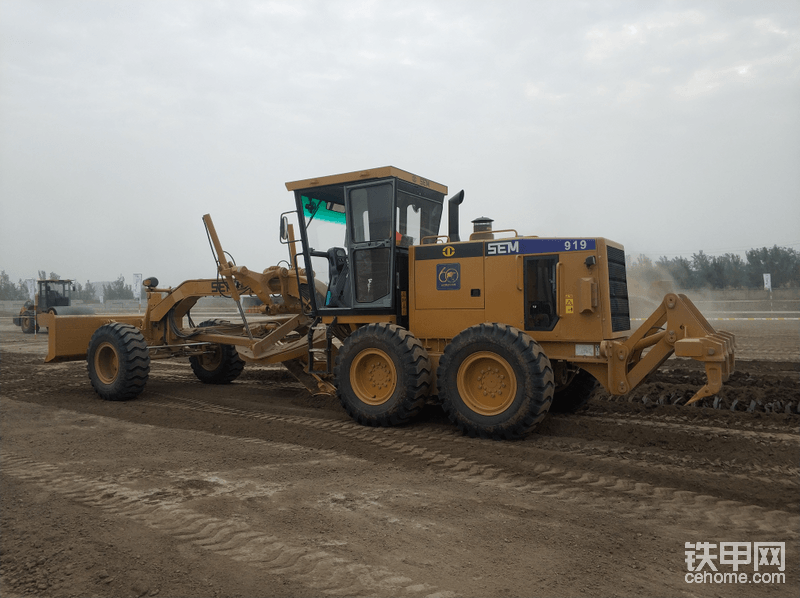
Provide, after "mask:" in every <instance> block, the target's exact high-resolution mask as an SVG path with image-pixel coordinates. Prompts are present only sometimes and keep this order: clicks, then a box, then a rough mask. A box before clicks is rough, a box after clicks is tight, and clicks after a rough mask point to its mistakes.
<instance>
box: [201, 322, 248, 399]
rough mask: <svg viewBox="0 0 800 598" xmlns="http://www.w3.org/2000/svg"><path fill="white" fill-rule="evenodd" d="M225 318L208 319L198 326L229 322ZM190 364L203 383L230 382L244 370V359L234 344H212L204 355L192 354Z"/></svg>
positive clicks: (203, 326) (205, 326) (204, 326)
mask: <svg viewBox="0 0 800 598" xmlns="http://www.w3.org/2000/svg"><path fill="white" fill-rule="evenodd" d="M228 323H229V322H225V321H223V320H206V321H205V322H201V323H200V325H199V326H198V328H207V327H209V326H218V325H221V324H228ZM189 364H190V365H191V366H192V371H193V372H194V375H195V376H197V379H198V380H200V382H202V383H203V384H230V383H231V382H233V381H234V380H236V378H238V377H239V375H240V374H241V373H242V370H244V361H243V360H242V358H241V357H239V352H238V351H237V350H236V347H234V346H233V345H211V346H210V347H209V351H208V352H206V353H203V354H202V355H192V356H191V357H190V358H189Z"/></svg>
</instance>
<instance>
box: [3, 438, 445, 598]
mask: <svg viewBox="0 0 800 598" xmlns="http://www.w3.org/2000/svg"><path fill="white" fill-rule="evenodd" d="M230 440H232V441H241V440H242V439H239V438H233V437H231V438H230ZM248 441H249V442H255V443H261V444H265V445H266V444H269V445H270V446H272V447H273V448H274V447H275V446H276V443H267V442H265V441H260V440H256V439H248ZM287 446H289V447H291V446H292V445H287ZM2 461H3V473H4V474H5V475H9V476H12V477H14V478H17V479H19V480H21V481H23V482H27V483H32V484H36V485H38V486H40V487H42V488H45V489H46V490H49V491H54V492H57V493H58V494H60V495H62V496H64V497H65V498H67V499H69V500H72V501H74V502H78V503H81V504H84V505H87V506H90V507H94V508H98V509H102V510H103V511H105V512H106V513H110V514H112V515H116V516H119V517H125V518H128V519H132V520H134V521H137V522H139V523H141V524H143V525H145V526H147V527H149V528H151V529H154V530H156V531H158V532H160V533H163V534H167V535H169V536H171V537H173V538H174V539H175V540H178V541H180V542H185V543H190V544H193V545H194V546H196V547H198V548H200V549H203V550H208V551H211V552H214V553H216V554H218V555H221V556H225V557H228V558H230V559H232V560H234V561H237V562H240V563H246V564H250V565H252V566H256V567H259V568H260V569H262V570H264V571H265V572H267V573H269V574H272V575H280V576H282V577H286V578H288V579H290V580H292V581H294V582H298V583H302V584H304V585H306V586H307V587H309V588H311V589H312V590H313V591H315V592H319V593H321V594H325V595H331V596H345V595H346V596H350V595H375V594H376V593H377V592H380V593H388V594H389V595H400V594H402V595H408V596H427V597H428V598H447V597H450V596H454V594H453V593H452V592H448V591H436V588H435V587H434V586H432V585H430V584H426V583H419V582H415V581H414V580H412V579H410V578H408V577H405V576H403V575H398V574H397V572H394V571H391V570H389V569H387V568H386V567H380V566H371V565H366V564H361V563H354V562H352V561H350V560H349V559H345V558H342V557H338V556H336V555H335V554H331V553H330V552H328V551H324V550H317V549H315V548H309V547H302V546H294V545H292V544H290V543H287V542H285V541H282V540H281V539H280V538H279V537H277V536H274V535H270V534H268V533H267V532H265V531H260V530H255V529H253V528H252V527H251V526H250V525H248V524H247V523H245V522H243V521H237V520H232V519H224V518H218V517H210V516H208V515H205V514H203V513H200V512H198V511H194V510H192V509H189V508H186V507H183V506H181V505H180V504H179V503H176V502H169V501H164V500H158V499H155V498H154V497H153V495H152V494H150V493H147V492H138V491H135V490H132V489H131V488H128V487H126V486H124V485H121V484H115V483H113V482H105V481H102V480H97V479H89V478H86V477H84V476H81V475H77V474H74V473H70V472H66V471H64V470H63V468H62V467H60V466H58V467H57V466H55V465H52V464H48V463H42V462H37V461H33V460H31V459H28V458H25V457H21V456H19V455H16V454H13V453H10V452H6V451H3V452H2ZM209 475H212V474H209Z"/></svg>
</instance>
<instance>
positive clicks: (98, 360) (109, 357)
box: [94, 342, 119, 384]
mask: <svg viewBox="0 0 800 598" xmlns="http://www.w3.org/2000/svg"><path fill="white" fill-rule="evenodd" d="M94 371H95V372H96V373H97V377H98V378H99V379H100V381H101V382H102V383H103V384H113V383H114V381H115V380H116V379H117V374H118V373H119V355H118V354H117V350H116V348H115V347H114V345H112V344H111V343H109V342H104V343H102V344H101V345H100V346H99V347H97V351H95V353H94Z"/></svg>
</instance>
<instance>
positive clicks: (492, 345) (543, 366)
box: [437, 324, 555, 440]
mask: <svg viewBox="0 0 800 598" xmlns="http://www.w3.org/2000/svg"><path fill="white" fill-rule="evenodd" d="M437 382H438V388H439V400H440V401H441V402H442V407H443V409H444V410H445V412H446V413H447V415H448V417H449V418H450V420H451V421H452V422H453V423H455V424H456V425H457V426H458V428H459V429H460V430H461V431H462V432H463V433H464V434H467V435H469V436H472V437H476V436H480V437H481V438H493V439H495V440H500V439H506V440H517V439H520V438H523V437H524V436H525V435H526V434H528V433H529V432H530V431H531V430H532V429H533V428H534V427H535V426H536V424H538V423H539V422H540V421H542V420H543V419H544V417H545V415H546V414H547V410H548V409H549V408H550V403H551V401H552V399H553V390H554V388H555V386H554V383H553V370H552V367H551V365H550V360H549V359H548V358H547V355H545V354H544V351H542V348H541V347H540V346H539V343H537V342H536V341H535V340H533V339H532V338H531V337H530V336H528V335H527V334H525V333H524V332H522V331H520V330H517V329H516V328H513V327H511V326H506V325H504V324H480V325H478V326H472V327H471V328H467V329H466V330H464V331H463V332H461V333H460V334H458V335H457V336H456V337H455V338H454V339H453V340H452V342H451V343H450V344H449V345H447V347H446V348H445V350H444V353H443V354H442V357H441V359H440V360H439V369H438V370H437Z"/></svg>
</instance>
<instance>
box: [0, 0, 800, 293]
mask: <svg viewBox="0 0 800 598" xmlns="http://www.w3.org/2000/svg"><path fill="white" fill-rule="evenodd" d="M0 94H1V103H0V209H1V210H2V211H1V212H0V269H4V270H5V271H6V272H7V273H8V274H9V275H10V276H11V279H12V280H13V281H17V280H18V279H19V278H29V277H35V276H36V271H37V270H39V269H42V270H46V271H48V272H50V271H55V272H57V273H59V274H60V275H61V276H62V277H69V278H75V279H77V280H79V281H80V282H84V281H86V280H113V279H115V278H116V277H117V276H119V275H120V274H122V275H124V276H125V278H126V280H127V282H130V281H131V279H132V274H133V273H134V272H141V273H142V274H143V275H144V276H145V277H147V276H157V277H158V278H159V279H160V280H161V282H162V284H167V285H175V284H178V283H179V282H180V281H182V280H184V279H188V278H196V277H213V276H214V275H215V269H214V262H213V260H212V256H211V252H210V250H209V247H208V242H207V240H206V235H205V232H204V229H203V225H202V221H201V217H202V215H203V214H205V213H211V215H212V217H213V218H214V221H215V224H216V226H217V230H218V232H219V234H220V237H221V239H222V243H223V246H224V247H225V249H226V250H227V251H229V252H230V253H231V254H233V256H234V257H235V258H236V261H237V263H239V264H240V265H241V264H244V265H247V266H248V267H250V268H252V269H259V270H260V269H263V268H265V267H267V266H270V265H273V264H275V263H277V261H278V260H281V259H285V257H286V256H285V248H284V247H283V246H281V245H280V244H279V243H278V239H277V231H278V221H279V216H280V214H281V212H283V211H286V210H288V209H291V208H292V207H293V198H292V195H291V194H290V193H289V192H287V191H286V188H285V186H284V183H285V182H286V181H292V180H297V179H303V178H311V177H316V176H322V175H327V174H335V173H339V172H347V171H352V170H360V169H366V168H370V167H376V166H385V165H393V166H396V167H398V168H402V169H404V170H408V171H411V172H414V173H416V174H419V175H421V176H424V177H427V178H430V179H432V180H435V181H437V182H440V183H442V184H445V185H447V186H448V187H449V189H450V194H453V193H455V192H457V191H459V190H460V189H464V190H465V192H466V197H465V201H464V204H463V205H462V218H461V229H462V231H466V230H470V227H471V225H470V224H469V220H472V219H474V218H476V217H479V216H489V217H491V218H494V220H495V228H515V229H517V230H518V231H519V232H520V233H522V234H529V235H539V236H604V237H608V238H611V239H613V240H615V241H619V242H621V243H623V244H624V245H625V246H626V249H627V251H628V253H629V254H638V253H645V254H647V255H649V256H650V257H652V258H654V259H655V258H658V257H659V256H661V255H667V256H669V257H674V256H677V255H684V256H687V257H690V256H691V255H692V253H696V252H698V251H700V250H704V251H706V252H707V253H712V254H722V253H725V252H737V253H740V252H743V251H744V250H746V249H750V248H753V247H762V246H772V245H774V244H777V245H780V246H789V247H793V248H795V249H800V2H797V1H796V0H789V1H783V2H772V1H769V0H753V1H748V2H736V1H719V2H704V1H702V0H700V1H697V0H695V1H691V2H655V1H652V2H651V1H642V2H631V1H627V2H613V1H610V2H599V1H589V2H569V1H563V0H558V1H532V0H526V1H522V2H511V1H504V0H492V1H491V2H489V1H473V2H469V1H464V0H459V1H452V2H450V1H440V0H425V1H424V2H416V1H414V0H403V1H402V2H383V1H376V2H363V1H358V2H357V1H345V0H343V1H317V2H313V1H309V2H302V1H285V2H281V1H276V2H256V1H244V0H239V1H236V2H211V1H203V0H191V1H189V0H187V1H183V2H182V1H163V0H157V1H147V0H136V1H116V2H111V1H73V0H52V1H33V0H0ZM444 231H445V227H444V226H443V227H442V232H444Z"/></svg>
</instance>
